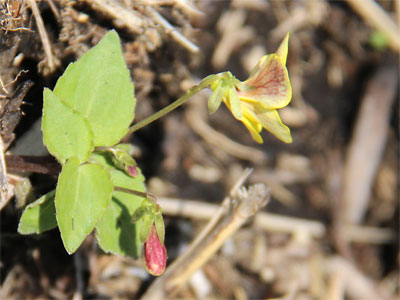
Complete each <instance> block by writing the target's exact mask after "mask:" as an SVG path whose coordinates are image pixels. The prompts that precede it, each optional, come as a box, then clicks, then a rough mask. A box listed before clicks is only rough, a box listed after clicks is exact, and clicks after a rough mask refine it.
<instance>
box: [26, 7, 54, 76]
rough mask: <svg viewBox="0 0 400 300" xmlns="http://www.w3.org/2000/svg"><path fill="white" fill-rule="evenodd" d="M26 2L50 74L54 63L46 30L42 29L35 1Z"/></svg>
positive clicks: (42, 25) (40, 17)
mask: <svg viewBox="0 0 400 300" xmlns="http://www.w3.org/2000/svg"><path fill="white" fill-rule="evenodd" d="M27 2H28V5H29V6H30V7H31V10H32V13H33V16H34V17H35V20H36V25H37V27H38V30H39V35H40V39H41V40H42V44H43V48H44V52H45V53H46V57H47V63H48V65H49V69H50V72H53V71H54V70H55V69H56V63H55V59H54V57H53V54H52V52H51V45H50V40H49V37H48V35H47V31H46V28H45V27H44V23H43V19H42V16H41V15H40V12H39V8H38V6H37V4H36V1H35V0H27Z"/></svg>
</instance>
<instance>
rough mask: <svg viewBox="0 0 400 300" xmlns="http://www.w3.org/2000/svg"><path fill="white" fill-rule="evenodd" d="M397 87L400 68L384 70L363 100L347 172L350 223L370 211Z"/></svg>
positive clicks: (345, 197)
mask: <svg viewBox="0 0 400 300" xmlns="http://www.w3.org/2000/svg"><path fill="white" fill-rule="evenodd" d="M397 85H398V75H397V72H396V69H394V68H390V69H381V70H380V71H379V72H378V73H376V75H375V76H374V77H373V78H372V79H371V81H370V82H369V84H368V86H367V89H366V92H365V95H364V98H363V99H362V104H361V107H360V111H359V114H358V117H357V122H356V126H355V129H354V131H353V136H352V139H351V143H350V145H349V148H348V152H347V157H346V164H345V169H344V178H343V184H344V186H343V202H344V207H343V209H344V212H343V213H344V216H345V221H346V222H349V223H359V222H360V221H361V219H362V218H363V216H364V214H365V212H366V210H367V207H368V200H369V196H370V191H371V186H372V182H373V179H374V176H375V172H376V170H377V168H378V166H379V162H380V161H381V158H382V155H383V151H384V149H385V145H386V139H387V135H388V130H389V117H390V113H391V107H392V104H393V101H394V99H395V93H396V90H397V89H396V87H397Z"/></svg>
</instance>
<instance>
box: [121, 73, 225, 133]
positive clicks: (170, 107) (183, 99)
mask: <svg viewBox="0 0 400 300" xmlns="http://www.w3.org/2000/svg"><path fill="white" fill-rule="evenodd" d="M222 74H223V73H220V74H217V75H210V76H208V77H206V78H204V79H203V80H202V81H201V82H200V84H199V85H196V86H194V87H192V88H190V89H189V90H188V91H187V92H186V94H185V95H183V96H182V97H180V98H178V99H177V100H175V101H174V102H172V103H171V104H170V105H168V106H166V107H164V108H163V109H161V110H160V111H158V112H156V113H155V114H153V115H151V116H150V117H147V118H146V119H144V120H142V121H140V122H139V123H137V124H135V125H133V126H131V127H130V128H129V130H128V134H129V133H133V132H135V131H137V130H139V129H140V128H142V127H144V126H146V125H148V124H150V123H151V122H153V121H155V120H157V119H159V118H161V117H162V116H164V115H165V114H167V113H169V112H170V111H172V110H174V109H175V108H177V107H178V106H180V105H182V104H183V103H185V102H186V101H187V100H189V98H191V97H192V96H194V95H195V94H197V93H198V92H200V91H201V90H202V89H205V88H206V87H207V86H208V85H209V84H210V83H211V82H212V81H214V80H215V79H216V78H217V76H218V77H219V76H221V75H222Z"/></svg>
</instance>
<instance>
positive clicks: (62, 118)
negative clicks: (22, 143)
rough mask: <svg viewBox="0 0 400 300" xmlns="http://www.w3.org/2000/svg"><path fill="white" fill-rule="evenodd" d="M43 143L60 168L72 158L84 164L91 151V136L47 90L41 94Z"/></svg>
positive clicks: (78, 117)
mask: <svg viewBox="0 0 400 300" xmlns="http://www.w3.org/2000/svg"><path fill="white" fill-rule="evenodd" d="M43 99H44V103H43V118H42V131H43V142H44V144H45V145H46V147H47V149H48V150H49V152H50V153H51V154H52V155H53V156H55V157H56V158H57V160H58V161H59V162H61V163H62V164H64V163H65V161H66V160H67V159H69V158H70V157H72V156H74V157H76V158H78V160H79V161H80V162H83V161H85V160H86V159H87V158H88V157H89V154H90V152H91V151H92V150H93V144H92V139H93V135H92V133H91V130H90V128H89V126H88V123H87V122H86V121H85V120H84V118H83V117H82V116H81V115H80V114H79V113H77V112H76V111H74V110H73V109H71V108H70V107H69V106H68V105H66V104H65V103H64V102H63V101H62V100H61V99H60V98H58V97H57V96H56V95H55V94H54V93H53V92H52V91H51V90H49V89H44V92H43Z"/></svg>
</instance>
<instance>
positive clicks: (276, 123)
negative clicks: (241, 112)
mask: <svg viewBox="0 0 400 300" xmlns="http://www.w3.org/2000/svg"><path fill="white" fill-rule="evenodd" d="M255 114H256V116H257V118H258V120H259V122H260V123H261V125H262V126H263V127H264V128H265V129H266V130H268V131H269V132H271V133H272V134H273V135H275V136H276V137H277V138H278V139H280V140H281V141H283V142H285V143H291V142H292V141H293V139H292V136H291V134H290V129H289V128H288V127H287V126H286V125H284V124H283V123H282V121H281V118H280V117H279V114H278V111H277V110H276V109H265V108H262V107H260V106H255Z"/></svg>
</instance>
